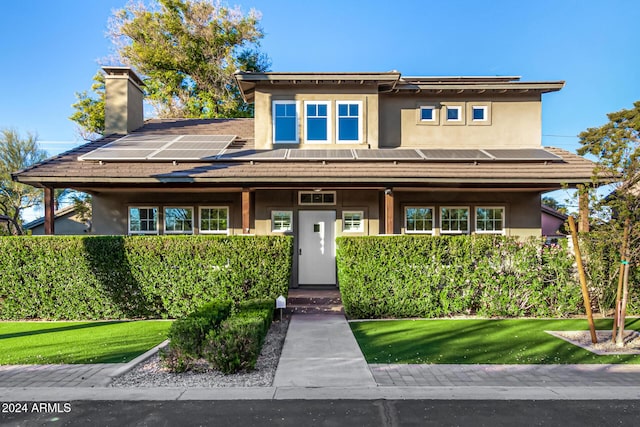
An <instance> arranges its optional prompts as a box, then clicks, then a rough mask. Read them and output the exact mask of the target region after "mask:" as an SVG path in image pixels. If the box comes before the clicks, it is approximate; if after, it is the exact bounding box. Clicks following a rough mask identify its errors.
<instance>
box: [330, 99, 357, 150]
mask: <svg viewBox="0 0 640 427" xmlns="http://www.w3.org/2000/svg"><path fill="white" fill-rule="evenodd" d="M336 108H337V109H338V116H337V118H336V122H337V126H338V131H337V134H338V142H342V143H354V144H357V143H360V142H362V135H361V128H362V102H361V101H337V102H336Z"/></svg>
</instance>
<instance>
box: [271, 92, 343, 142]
mask: <svg viewBox="0 0 640 427" xmlns="http://www.w3.org/2000/svg"><path fill="white" fill-rule="evenodd" d="M309 104H317V105H326V106H327V139H325V140H320V139H316V140H313V141H310V140H309V136H308V128H309V126H308V122H307V118H308V117H307V105H309ZM302 108H303V110H304V119H303V120H304V142H305V143H306V144H329V143H331V103H330V102H329V101H304V105H303V107H302ZM274 135H275V134H274Z"/></svg>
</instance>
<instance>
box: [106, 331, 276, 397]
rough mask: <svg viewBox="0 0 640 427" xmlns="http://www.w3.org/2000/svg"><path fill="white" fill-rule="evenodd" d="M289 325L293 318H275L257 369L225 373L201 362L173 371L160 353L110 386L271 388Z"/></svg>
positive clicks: (118, 378)
mask: <svg viewBox="0 0 640 427" xmlns="http://www.w3.org/2000/svg"><path fill="white" fill-rule="evenodd" d="M288 327H289V318H283V319H282V321H279V320H278V321H274V322H273V323H272V324H271V328H270V329H269V332H268V333H267V336H266V338H265V342H264V344H263V346H262V351H261V352H260V356H259V357H258V362H257V363H256V368H255V370H253V371H251V372H239V373H237V374H230V375H225V374H223V373H221V372H218V371H214V370H212V369H210V368H209V366H208V364H207V362H206V361H204V360H201V361H198V363H197V364H196V366H195V367H194V369H193V370H191V371H188V372H183V373H172V372H169V371H168V370H167V369H165V368H163V367H162V365H161V364H160V357H159V356H158V355H157V354H156V355H154V356H152V357H151V358H150V359H148V360H147V361H145V362H143V363H142V364H140V365H138V366H136V367H135V368H133V369H132V370H131V371H129V372H127V373H126V374H124V375H122V376H120V377H117V378H114V379H113V381H112V382H111V384H110V385H109V386H110V387H270V386H271V384H272V383H273V378H274V376H275V374H276V369H277V367H278V361H279V360H280V353H281V352H282V346H283V345H284V339H285V337H286V335H287V328H288Z"/></svg>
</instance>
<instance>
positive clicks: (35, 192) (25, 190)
mask: <svg viewBox="0 0 640 427" xmlns="http://www.w3.org/2000/svg"><path fill="white" fill-rule="evenodd" d="M37 139H38V138H37V136H36V135H34V134H31V133H28V134H27V137H26V138H24V139H23V138H22V137H21V136H20V134H19V133H18V132H17V131H15V130H13V129H3V130H2V131H0V214H1V215H7V216H8V217H9V218H11V219H12V221H13V222H14V223H15V224H19V225H20V226H21V225H22V219H21V213H22V211H23V210H24V209H27V208H30V207H32V206H36V205H38V204H40V202H41V200H42V191H41V190H39V189H37V188H35V187H32V186H30V185H25V184H20V183H18V182H14V181H13V180H12V179H11V173H12V172H16V171H19V170H21V169H24V168H27V167H29V166H31V165H33V164H35V163H38V162H40V161H42V160H44V159H45V158H46V157H47V154H46V152H45V151H44V150H42V149H40V147H39V146H38V142H37ZM18 232H19V233H22V230H21V229H20V230H18Z"/></svg>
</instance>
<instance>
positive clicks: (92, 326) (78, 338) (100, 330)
mask: <svg viewBox="0 0 640 427" xmlns="http://www.w3.org/2000/svg"><path fill="white" fill-rule="evenodd" d="M169 327H171V322H168V321H157V320H144V321H109V322H0V365H18V364H49V363H122V362H128V361H130V360H133V359H134V358H135V357H137V356H139V355H140V354H142V353H144V352H145V351H147V350H149V349H151V348H153V347H154V346H156V345H158V344H159V343H161V342H162V341H164V340H165V339H166V338H167V332H168V330H169Z"/></svg>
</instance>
